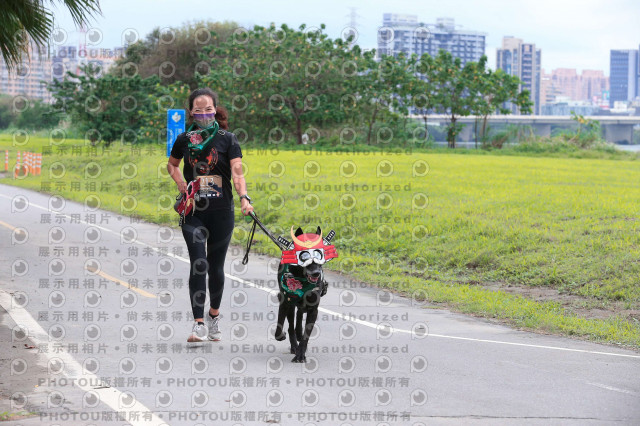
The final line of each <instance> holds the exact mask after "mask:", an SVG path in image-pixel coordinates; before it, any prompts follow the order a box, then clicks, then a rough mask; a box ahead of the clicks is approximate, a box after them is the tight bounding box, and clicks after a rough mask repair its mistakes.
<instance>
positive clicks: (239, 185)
mask: <svg viewBox="0 0 640 426" xmlns="http://www.w3.org/2000/svg"><path fill="white" fill-rule="evenodd" d="M230 163H231V177H232V178H233V186H234V187H235V188H236V192H237V193H238V195H239V196H241V195H246V194H247V183H246V182H245V180H244V173H243V172H242V158H240V157H238V158H234V159H232V160H231V161H230ZM240 208H241V210H242V214H243V215H245V216H246V215H248V214H249V213H250V212H252V211H253V206H252V205H251V204H250V203H249V200H247V199H246V198H243V199H241V200H240Z"/></svg>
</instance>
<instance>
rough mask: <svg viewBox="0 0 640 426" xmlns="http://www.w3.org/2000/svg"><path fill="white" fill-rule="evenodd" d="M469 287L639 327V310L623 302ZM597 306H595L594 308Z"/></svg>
mask: <svg viewBox="0 0 640 426" xmlns="http://www.w3.org/2000/svg"><path fill="white" fill-rule="evenodd" d="M468 284H470V285H477V286H481V287H483V288H486V289H487V290H492V291H503V292H505V293H509V294H514V295H518V296H522V297H525V298H527V299H530V300H534V301H536V302H557V303H559V304H561V305H562V307H563V308H565V309H566V310H567V311H568V312H570V313H573V314H575V315H577V316H579V317H581V318H587V319H608V318H611V317H621V318H624V319H628V320H631V321H634V322H637V323H638V324H639V325H640V309H627V308H625V305H627V303H625V302H616V301H606V302H603V301H598V300H594V299H589V298H586V297H583V296H576V295H573V294H566V293H560V292H559V291H558V290H556V289H553V288H547V287H528V286H519V285H514V284H507V283H501V282H490V283H479V282H476V281H473V282H469V283H468ZM595 305H597V306H595Z"/></svg>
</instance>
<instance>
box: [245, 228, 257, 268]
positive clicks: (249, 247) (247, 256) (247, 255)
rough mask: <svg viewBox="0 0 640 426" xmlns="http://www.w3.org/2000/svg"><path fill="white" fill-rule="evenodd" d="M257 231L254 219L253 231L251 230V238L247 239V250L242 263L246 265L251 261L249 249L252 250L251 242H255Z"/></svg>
mask: <svg viewBox="0 0 640 426" xmlns="http://www.w3.org/2000/svg"><path fill="white" fill-rule="evenodd" d="M255 232H256V221H255V220H254V221H253V227H252V228H251V231H250V232H249V240H247V251H246V252H245V254H244V257H243V258H242V264H243V265H246V264H247V262H248V261H249V250H251V243H252V242H253V234H255Z"/></svg>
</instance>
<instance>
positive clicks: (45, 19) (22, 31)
mask: <svg viewBox="0 0 640 426" xmlns="http://www.w3.org/2000/svg"><path fill="white" fill-rule="evenodd" d="M43 3H44V2H43V1H41V0H3V2H2V8H0V51H2V57H3V59H4V61H5V62H6V63H7V67H8V68H9V70H12V69H14V68H15V67H16V66H17V65H18V64H19V63H20V62H21V61H22V60H23V55H25V54H28V40H29V38H31V39H32V40H33V41H34V42H35V43H36V44H37V45H40V46H44V45H46V44H47V42H48V40H49V37H50V35H51V32H52V31H53V25H54V22H53V14H52V13H51V11H50V10H48V9H47V8H45V7H44V5H43ZM49 3H52V4H53V3H55V2H54V1H53V0H50V1H49ZM61 3H64V5H65V6H66V7H67V9H68V10H69V12H70V13H71V17H72V18H73V21H74V23H75V24H76V25H77V26H80V25H82V24H84V23H88V19H89V18H90V17H92V16H93V15H94V14H95V13H98V14H101V12H100V5H99V3H98V0H62V1H61Z"/></svg>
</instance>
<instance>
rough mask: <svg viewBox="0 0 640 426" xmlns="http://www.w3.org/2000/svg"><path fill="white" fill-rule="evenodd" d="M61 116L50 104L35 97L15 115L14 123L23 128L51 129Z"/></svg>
mask: <svg viewBox="0 0 640 426" xmlns="http://www.w3.org/2000/svg"><path fill="white" fill-rule="evenodd" d="M61 118H62V117H61V114H60V113H59V112H58V111H56V110H54V109H53V108H52V106H51V105H50V104H47V103H45V102H42V101H41V100H38V99H37V100H31V101H30V102H29V106H28V107H27V108H26V109H25V110H24V111H22V112H21V113H20V114H18V115H17V117H16V119H15V125H16V126H17V127H20V128H23V129H32V130H40V129H51V128H53V127H55V126H56V125H57V124H58V122H59V121H60V119H61Z"/></svg>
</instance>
